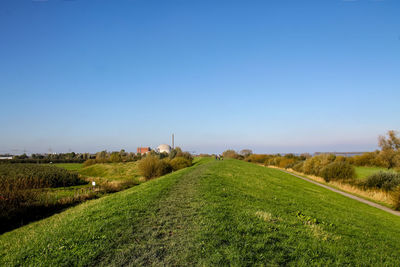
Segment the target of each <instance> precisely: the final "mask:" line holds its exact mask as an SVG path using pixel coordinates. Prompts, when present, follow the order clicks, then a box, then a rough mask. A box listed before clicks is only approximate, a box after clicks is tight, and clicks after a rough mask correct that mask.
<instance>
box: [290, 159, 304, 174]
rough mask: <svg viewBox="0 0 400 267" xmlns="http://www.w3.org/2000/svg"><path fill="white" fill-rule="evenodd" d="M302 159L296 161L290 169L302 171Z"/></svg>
mask: <svg viewBox="0 0 400 267" xmlns="http://www.w3.org/2000/svg"><path fill="white" fill-rule="evenodd" d="M303 166H304V161H300V162H297V163H296V164H295V165H293V167H292V169H293V170H294V171H296V172H303Z"/></svg>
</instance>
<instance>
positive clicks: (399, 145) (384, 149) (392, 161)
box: [379, 130, 400, 169]
mask: <svg viewBox="0 0 400 267" xmlns="http://www.w3.org/2000/svg"><path fill="white" fill-rule="evenodd" d="M379 147H380V148H381V151H380V153H379V157H380V159H381V160H382V161H383V162H384V163H385V165H386V167H387V168H388V169H391V168H393V167H396V165H397V166H398V165H399V164H400V138H399V137H398V136H397V132H396V131H393V130H391V131H388V132H387V137H386V136H379Z"/></svg>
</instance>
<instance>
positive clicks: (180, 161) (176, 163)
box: [169, 157, 192, 171]
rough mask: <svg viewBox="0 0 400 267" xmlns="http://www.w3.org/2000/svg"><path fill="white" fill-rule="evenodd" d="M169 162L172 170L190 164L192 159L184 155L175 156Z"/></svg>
mask: <svg viewBox="0 0 400 267" xmlns="http://www.w3.org/2000/svg"><path fill="white" fill-rule="evenodd" d="M169 164H170V165H171V167H172V170H174V171H177V170H180V169H183V168H186V167H190V166H192V161H191V160H189V159H187V158H184V157H177V158H174V159H172V160H170V161H169Z"/></svg>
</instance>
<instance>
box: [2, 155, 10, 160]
mask: <svg viewBox="0 0 400 267" xmlns="http://www.w3.org/2000/svg"><path fill="white" fill-rule="evenodd" d="M12 158H13V157H12V156H0V160H2V159H12Z"/></svg>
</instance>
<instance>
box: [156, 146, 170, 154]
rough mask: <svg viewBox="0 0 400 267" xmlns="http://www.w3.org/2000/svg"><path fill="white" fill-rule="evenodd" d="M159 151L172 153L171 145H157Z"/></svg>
mask: <svg viewBox="0 0 400 267" xmlns="http://www.w3.org/2000/svg"><path fill="white" fill-rule="evenodd" d="M157 151H158V152H159V153H164V152H165V153H168V154H169V153H171V147H170V146H169V145H166V144H162V145H159V146H158V147H157Z"/></svg>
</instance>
